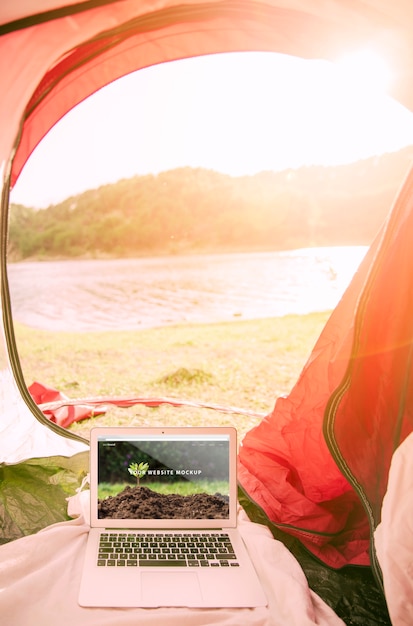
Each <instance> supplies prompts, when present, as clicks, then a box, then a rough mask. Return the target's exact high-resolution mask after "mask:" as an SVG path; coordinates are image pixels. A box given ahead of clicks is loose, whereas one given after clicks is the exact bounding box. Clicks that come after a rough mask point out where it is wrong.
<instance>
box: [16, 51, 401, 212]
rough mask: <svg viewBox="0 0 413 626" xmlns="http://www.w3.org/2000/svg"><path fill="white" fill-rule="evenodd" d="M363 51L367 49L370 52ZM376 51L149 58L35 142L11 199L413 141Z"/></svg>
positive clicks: (273, 165)
mask: <svg viewBox="0 0 413 626" xmlns="http://www.w3.org/2000/svg"><path fill="white" fill-rule="evenodd" d="M363 55H364V56H363ZM387 70H388V68H386V67H385V65H383V63H382V64H380V59H377V58H376V57H374V55H373V54H370V53H369V51H367V53H366V51H361V54H360V55H359V56H357V55H356V56H355V57H354V58H352V57H350V56H349V57H348V58H347V59H343V60H342V62H337V63H336V64H333V63H328V62H326V61H306V60H303V59H297V58H293V57H288V56H285V55H279V54H272V53H245V52H244V53H233V54H226V55H210V56H207V57H199V58H194V59H186V60H182V61H175V62H171V63H167V64H163V65H159V66H154V67H151V68H147V69H144V70H140V71H139V72H136V73H134V74H131V75H129V76H126V77H124V78H122V79H120V80H118V81H116V82H114V83H112V84H111V85H108V86H107V87H105V88H103V89H101V90H100V91H99V92H98V93H96V94H94V95H93V96H91V97H90V98H88V99H87V100H86V101H85V102H83V103H81V104H80V105H78V106H77V107H76V108H75V109H73V110H72V111H70V112H69V113H68V114H67V115H66V116H65V117H64V118H63V119H62V120H61V121H60V122H59V123H58V124H56V125H55V127H54V128H52V129H51V131H50V132H49V133H48V135H47V136H46V137H45V138H44V139H43V141H42V142H41V143H40V144H39V146H38V147H37V148H36V150H35V151H34V152H33V154H32V156H31V157H30V159H29V161H28V162H27V164H26V166H25V167H24V169H23V172H22V174H21V176H20V178H19V180H18V181H17V183H16V185H15V187H14V189H13V190H12V194H11V202H14V203H21V204H24V205H26V206H32V207H36V208H44V207H47V206H49V205H50V204H55V203H58V202H60V201H62V200H64V199H66V198H68V197H70V196H72V195H76V194H78V193H81V192H83V191H85V190H87V189H93V188H97V187H99V186H101V185H104V184H107V183H112V182H116V181H118V180H120V179H122V178H130V177H132V176H135V175H145V174H158V173H159V172H162V171H166V170H170V169H174V168H176V167H185V166H191V167H204V168H208V169H213V170H215V171H219V172H223V173H227V174H230V175H232V176H241V175H245V174H255V173H256V172H259V171H263V170H273V171H278V170H284V169H289V168H297V167H300V166H302V165H312V164H322V165H335V164H341V163H348V162H352V161H356V160H358V159H361V158H366V157H369V156H371V155H375V154H382V153H384V152H392V151H395V150H398V149H400V148H402V147H405V146H406V145H413V114H412V113H410V112H408V111H407V110H406V109H405V108H403V107H402V106H401V105H399V104H397V103H396V102H395V101H393V100H391V99H390V98H389V97H388V96H386V95H385V92H384V85H380V81H383V79H384V78H386V79H388V80H391V70H390V71H387Z"/></svg>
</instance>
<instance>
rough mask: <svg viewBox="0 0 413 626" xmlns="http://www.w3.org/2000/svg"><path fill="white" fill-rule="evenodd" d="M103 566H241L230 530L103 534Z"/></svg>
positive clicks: (99, 561) (101, 539)
mask: <svg viewBox="0 0 413 626" xmlns="http://www.w3.org/2000/svg"><path fill="white" fill-rule="evenodd" d="M97 565H98V566H99V567H140V566H141V567H157V566H158V567H238V566H239V563H238V561H237V557H236V555H235V553H234V549H233V547H232V545H231V541H230V538H229V536H228V534H227V533H225V532H222V533H173V534H172V533H162V534H159V533H156V534H154V533H142V532H139V533H133V532H127V533H125V532H123V533H116V532H114V533H112V532H108V533H102V534H101V536H100V543H99V554H98V559H97Z"/></svg>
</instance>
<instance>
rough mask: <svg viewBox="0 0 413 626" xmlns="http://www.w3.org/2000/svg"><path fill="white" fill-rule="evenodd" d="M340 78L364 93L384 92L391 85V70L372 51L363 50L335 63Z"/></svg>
mask: <svg viewBox="0 0 413 626" xmlns="http://www.w3.org/2000/svg"><path fill="white" fill-rule="evenodd" d="M336 65H337V68H338V69H339V71H340V74H341V75H342V78H343V79H345V80H346V81H348V83H350V84H352V85H353V87H355V86H357V87H359V88H362V89H363V90H364V91H375V92H377V91H379V92H385V91H386V90H387V89H388V88H389V87H390V84H391V80H392V76H391V68H390V66H389V64H388V63H387V61H386V59H385V58H384V57H383V56H381V55H380V54H379V53H378V52H376V51H375V50H373V49H370V48H365V49H363V50H357V51H355V52H352V53H351V54H346V55H345V56H343V57H341V58H340V59H338V60H337V62H336Z"/></svg>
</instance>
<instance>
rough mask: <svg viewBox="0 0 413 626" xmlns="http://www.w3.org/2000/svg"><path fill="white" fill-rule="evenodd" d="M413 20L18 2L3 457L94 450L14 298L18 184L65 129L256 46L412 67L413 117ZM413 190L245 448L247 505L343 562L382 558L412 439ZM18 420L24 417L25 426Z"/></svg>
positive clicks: (311, 7) (339, 13) (2, 24)
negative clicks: (45, 371)
mask: <svg viewBox="0 0 413 626" xmlns="http://www.w3.org/2000/svg"><path fill="white" fill-rule="evenodd" d="M412 23H413V4H411V3H410V2H408V1H407V0H394V1H393V2H387V1H386V0H352V1H348V2H347V1H343V0H325V1H321V0H306V1H305V2H302V0H266V1H265V2H264V1H261V0H221V1H218V2H216V1H209V0H205V1H203V2H185V3H176V2H174V1H169V0H166V1H163V2H160V1H154V0H87V1H85V2H77V1H76V0H60V1H59V0H34V1H31V0H30V1H29V0H15V1H14V2H3V3H2V5H1V7H0V59H1V61H0V63H1V71H0V87H1V89H0V91H1V94H2V97H1V98H0V123H1V127H2V132H1V134H0V163H1V171H2V183H3V203H2V208H1V237H2V240H1V242H2V252H1V256H2V260H1V270H0V271H1V300H2V309H3V328H2V335H3V337H2V339H3V342H2V344H1V346H0V375H1V380H2V383H3V385H2V391H0V399H3V405H0V418H1V420H2V421H3V423H4V424H5V426H4V428H3V431H4V432H6V433H7V437H3V440H2V444H1V447H2V457H3V459H9V458H12V457H13V453H16V454H15V457H16V459H17V460H21V459H23V458H30V457H31V456H36V455H38V448H37V447H36V446H37V445H38V443H39V442H41V446H40V448H41V451H42V452H41V454H43V455H44V450H45V448H46V447H47V446H48V445H49V442H50V450H51V452H50V453H51V454H53V453H55V451H56V450H57V449H58V450H59V451H60V450H61V447H59V446H63V448H64V449H66V447H69V448H70V446H72V448H70V449H71V450H72V451H73V450H77V449H78V447H77V446H78V445H80V448H82V444H81V443H80V442H77V439H78V438H76V437H75V436H74V435H72V434H70V433H67V432H64V433H62V429H60V428H59V427H57V426H55V425H53V424H50V423H47V420H45V419H44V418H43V416H42V415H41V414H40V411H38V410H36V407H35V405H34V403H33V401H32V399H31V397H30V394H29V393H28V391H27V389H26V388H25V385H24V381H23V379H22V376H21V372H20V369H19V364H18V356H17V354H16V349H15V343H14V334H13V324H12V319H11V313H10V303H9V295H8V282H7V268H6V238H7V215H8V190H9V188H10V186H13V184H14V182H15V181H16V179H17V177H18V176H19V174H20V172H21V170H22V168H23V166H24V164H25V162H26V160H27V158H28V157H29V156H30V154H31V153H32V151H33V150H34V148H35V147H36V146H37V144H38V143H39V142H40V141H41V139H42V138H43V137H44V136H45V135H46V133H47V132H48V131H49V129H50V128H51V127H52V126H53V125H54V124H55V123H56V122H57V121H58V120H59V119H61V117H62V116H63V115H65V113H66V112H68V111H69V110H70V109H71V108H73V107H74V106H76V105H77V104H78V103H79V102H81V101H82V100H84V99H85V98H87V97H88V96H89V95H90V94H92V93H93V92H95V91H96V90H98V89H99V88H101V87H102V86H104V85H106V84H108V83H109V82H111V81H113V80H115V79H117V78H118V77H120V76H123V75H125V74H127V73H129V72H132V71H135V70H137V69H140V68H143V67H148V66H150V65H154V64H158V63H163V62H167V61H171V60H176V59H181V58H185V57H189V56H198V55H204V54H211V53H217V52H227V51H242V50H262V51H276V52H281V53H285V54H290V55H295V56H300V57H304V58H322V59H330V60H331V59H334V58H336V57H337V56H338V55H339V54H340V53H342V52H348V51H351V50H355V49H357V48H358V47H360V46H362V45H364V44H365V42H368V43H369V44H374V45H375V46H377V47H378V48H379V49H380V50H381V51H382V53H383V55H384V56H386V57H387V58H388V59H389V62H390V63H391V64H392V66H393V67H394V68H396V80H395V82H394V84H393V88H392V89H393V90H392V95H393V96H394V97H395V98H397V99H398V100H399V101H400V102H401V103H402V104H404V105H405V106H406V107H408V108H410V109H413V90H412V87H411V85H412V84H413V81H412V79H413V38H412V35H411V25H412ZM412 184H413V179H412V177H410V178H409V179H408V180H407V181H406V183H405V185H404V188H403V190H402V192H401V193H400V195H399V197H398V199H397V200H396V202H395V204H394V207H393V209H392V211H391V213H390V215H389V218H388V221H387V223H386V225H385V228H384V229H383V232H382V233H381V234H380V236H379V237H378V238H377V240H376V241H375V243H374V245H373V246H372V248H371V250H370V252H369V254H368V255H367V257H366V259H365V261H364V262H363V265H362V267H361V268H360V271H359V272H358V274H357V275H356V276H355V278H354V280H353V282H352V284H351V285H350V288H349V290H348V291H347V293H346V294H345V296H344V298H343V300H342V302H341V303H340V304H339V306H338V307H337V309H336V310H335V311H334V313H333V315H332V317H331V319H330V320H329V322H328V324H327V326H326V328H325V330H324V331H323V333H322V335H321V337H320V339H319V340H318V342H317V344H316V346H315V348H314V351H313V353H312V354H311V355H310V357H309V360H308V362H307V364H306V366H305V368H304V370H303V372H302V374H301V376H300V379H299V380H298V382H297V384H296V386H295V387H294V389H293V390H292V392H291V394H290V395H289V397H288V398H279V399H278V400H277V401H276V404H275V407H274V410H273V412H272V413H271V415H269V416H268V417H267V418H266V419H264V420H263V422H262V423H261V424H260V425H259V426H258V427H256V428H255V429H254V430H252V431H251V432H250V433H248V434H247V436H246V438H245V440H244V442H243V445H242V448H241V451H240V462H239V478H240V483H241V487H242V490H243V491H244V493H245V497H246V498H247V500H248V499H249V500H250V501H251V502H253V503H255V505H258V507H260V508H261V509H262V510H263V511H264V513H265V515H266V516H267V518H268V520H269V521H271V522H273V523H274V524H275V525H276V526H277V527H278V528H279V529H282V530H283V531H285V532H286V533H287V534H288V535H291V536H294V537H297V538H299V539H300V541H301V542H302V543H303V544H304V545H305V546H306V547H307V548H308V549H309V550H310V551H311V552H313V553H314V554H315V555H316V556H317V557H319V558H320V559H322V560H323V561H325V562H326V563H328V564H331V565H333V566H334V567H340V566H342V565H345V564H347V563H352V564H367V563H368V562H369V555H368V552H369V550H371V548H372V543H371V537H372V531H373V530H374V529H375V528H376V526H377V524H378V523H379V521H380V511H381V504H382V500H383V496H384V493H385V491H386V487H387V479H388V472H389V465H390V461H391V458H392V454H393V452H394V450H395V449H396V448H397V447H398V446H399V445H400V443H401V442H402V441H403V440H404V439H405V438H406V436H407V435H408V434H409V433H410V432H411V430H412V425H413V416H412V408H411V407H412V402H411V401H412V398H411V394H412V389H413V386H412V381H411V376H412V374H411V363H412V357H411V354H412V340H413V321H412V317H411V314H410V304H411V302H412V301H413V278H412V273H411V270H410V268H411V266H412V261H413V259H412V258H411V257H412V255H413V245H412V244H413V241H412V239H413V227H412V226H413V224H411V222H412V220H413V217H412V215H413V213H412V211H411V204H412V197H413V196H412V193H411V189H412ZM389 208H390V207H389ZM410 298H412V300H410ZM2 394H3V395H2ZM16 407H17V408H16ZM15 408H16V409H15ZM12 412H14V416H16V415H18V416H19V420H20V421H18V420H15V421H14V423H13V426H12V427H11V426H10V425H9V424H8V419H9V416H10V414H11V413H12ZM50 429H52V430H50ZM62 434H63V435H64V437H65V439H64V441H63V443H61V442H60V441H58V440H59V439H61V437H60V436H61V435H62ZM28 440H30V444H27V441H28ZM43 444H44V445H43ZM63 444H64V445H63ZM65 446H66V447H65ZM371 554H372V556H373V559H372V562H373V565H375V563H376V562H375V558H374V550H373V551H371ZM377 573H378V576H379V572H377Z"/></svg>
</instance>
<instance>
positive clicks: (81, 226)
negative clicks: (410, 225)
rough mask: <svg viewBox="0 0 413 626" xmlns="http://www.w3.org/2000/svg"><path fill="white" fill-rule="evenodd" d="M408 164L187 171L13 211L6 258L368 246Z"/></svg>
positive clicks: (399, 160) (383, 160)
mask: <svg viewBox="0 0 413 626" xmlns="http://www.w3.org/2000/svg"><path fill="white" fill-rule="evenodd" d="M412 158H413V148H406V149H404V150H401V151H399V152H397V153H389V154H385V155H381V156H380V157H375V158H371V159H365V160H363V161H359V162H357V163H353V164H349V165H341V166H336V167H322V166H311V167H310V166H309V167H302V168H299V169H296V170H286V171H283V172H261V173H259V174H256V175H254V176H241V177H232V176H228V175H226V174H221V173H218V172H215V171H212V170H206V169H202V168H195V169H194V168H190V167H186V168H178V169H175V170H171V171H167V172H162V173H160V174H158V175H156V176H155V175H146V176H135V177H133V178H129V179H124V180H120V181H118V182H117V183H114V184H108V185H104V186H102V187H100V188H98V189H92V190H89V191H86V192H84V193H82V194H80V195H77V196H73V197H71V198H68V199H67V200H65V201H64V202H61V203H59V204H56V205H52V206H50V207H48V208H47V209H34V208H31V207H26V206H22V205H11V207H10V220H9V245H8V254H9V259H10V260H12V261H18V260H23V259H28V258H39V259H47V258H72V257H80V256H81V257H85V256H89V257H95V256H96V257H97V256H113V257H124V256H140V255H147V254H172V253H186V252H198V251H203V252H206V251H208V252H212V251H235V250H237V251H241V250H242V251H244V250H245V251H248V250H282V249H293V248H300V247H309V246H323V245H358V244H361V245H368V244H369V243H371V241H372V240H373V238H374V237H375V235H376V233H377V231H378V229H379V228H380V225H381V224H382V222H383V220H384V219H385V217H386V216H387V214H388V212H389V209H390V207H391V205H392V202H393V200H394V197H395V195H396V192H397V189H398V188H399V186H400V184H401V181H402V179H403V177H404V175H405V173H406V172H407V170H408V167H409V165H410V163H411V161H412Z"/></svg>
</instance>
